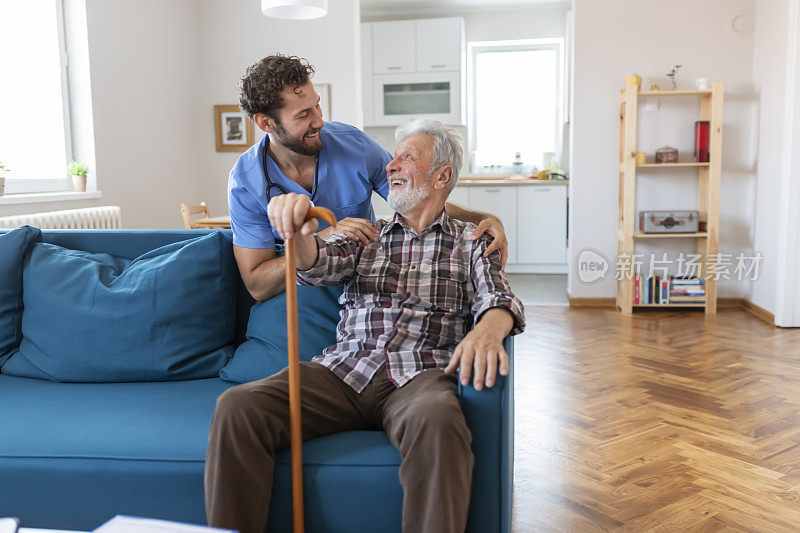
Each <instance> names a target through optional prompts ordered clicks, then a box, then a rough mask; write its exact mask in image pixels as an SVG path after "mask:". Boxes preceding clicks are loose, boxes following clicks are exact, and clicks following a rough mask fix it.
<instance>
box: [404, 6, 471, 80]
mask: <svg viewBox="0 0 800 533" xmlns="http://www.w3.org/2000/svg"><path fill="white" fill-rule="evenodd" d="M416 23H417V24H416V34H417V39H416V44H417V46H416V52H417V55H416V66H417V68H416V70H417V72H431V71H439V70H461V58H462V57H463V56H462V52H463V51H462V48H463V43H464V19H462V18H458V17H449V18H437V19H422V20H417V21H416Z"/></svg>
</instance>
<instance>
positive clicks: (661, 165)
mask: <svg viewBox="0 0 800 533" xmlns="http://www.w3.org/2000/svg"><path fill="white" fill-rule="evenodd" d="M709 164H710V163H696V162H695V163H645V164H643V165H636V166H637V167H638V168H670V167H673V168H674V167H707V166H708V165H709Z"/></svg>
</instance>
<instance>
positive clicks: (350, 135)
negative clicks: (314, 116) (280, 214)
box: [228, 122, 392, 249]
mask: <svg viewBox="0 0 800 533" xmlns="http://www.w3.org/2000/svg"><path fill="white" fill-rule="evenodd" d="M320 138H321V139H322V151H321V152H320V153H319V171H318V173H317V180H316V182H315V184H314V190H313V191H312V192H311V193H309V192H308V191H307V190H305V189H304V188H303V187H302V186H301V185H300V184H298V183H297V182H296V181H294V180H292V179H290V178H288V177H287V176H286V175H285V174H284V173H283V172H282V171H281V169H280V168H279V167H278V165H277V164H276V163H275V161H273V160H272V158H271V157H270V156H269V155H267V169H268V171H269V178H270V180H271V181H272V183H273V184H280V185H281V186H282V187H283V188H284V189H286V191H287V192H294V193H298V194H305V195H306V196H309V197H311V200H312V201H313V202H314V205H317V206H320V207H327V208H328V209H330V210H331V211H333V213H334V214H335V215H336V220H342V219H343V218H347V217H354V218H366V219H369V220H371V221H373V222H374V221H375V213H374V211H373V210H372V191H376V192H377V193H378V194H380V195H381V196H383V197H384V198H386V196H387V195H388V194H389V184H388V182H387V181H386V165H387V164H388V163H389V161H391V160H392V156H391V155H389V152H387V151H386V150H384V149H383V148H381V146H380V145H379V144H378V143H376V142H375V141H373V140H372V139H370V138H369V137H368V136H367V135H366V134H365V133H364V132H362V131H361V130H359V129H358V128H355V127H353V126H350V125H347V124H343V123H341V122H326V123H325V126H323V128H322V129H321V130H320ZM268 139H269V137H268V136H266V135H265V136H264V139H262V140H261V142H260V143H258V144H256V145H253V146H251V147H250V149H249V150H247V151H246V152H245V153H243V154H242V155H241V156H240V157H239V159H238V161H236V164H235V165H234V166H233V169H232V170H231V173H230V176H229V177H228V209H229V211H230V215H231V230H232V231H233V244H235V245H236V246H241V247H243V248H261V249H265V248H273V247H275V241H276V240H280V237H279V236H278V234H277V232H275V231H274V230H273V229H272V225H271V224H270V223H269V218H268V217H267V204H268V203H269V200H270V198H271V196H278V195H280V194H283V193H282V192H281V191H280V189H278V187H275V186H273V187H272V188H271V189H270V190H269V191H267V180H266V177H265V176H264V170H263V167H262V154H263V152H264V149H265V146H266V142H267V141H268ZM270 195H271V196H270ZM319 222H320V228H324V227H326V226H327V225H328V224H327V223H325V222H324V221H322V220H320V221H319Z"/></svg>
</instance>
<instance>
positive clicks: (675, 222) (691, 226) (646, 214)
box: [639, 211, 700, 233]
mask: <svg viewBox="0 0 800 533" xmlns="http://www.w3.org/2000/svg"><path fill="white" fill-rule="evenodd" d="M699 218H700V213H698V212H697V211H639V231H641V232H642V233H697V230H698V228H699V227H700V226H699V224H698V220H699Z"/></svg>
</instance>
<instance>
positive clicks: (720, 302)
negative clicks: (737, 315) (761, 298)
mask: <svg viewBox="0 0 800 533" xmlns="http://www.w3.org/2000/svg"><path fill="white" fill-rule="evenodd" d="M746 301H747V300H745V299H744V298H717V309H719V308H720V307H744V306H745V302H746Z"/></svg>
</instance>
